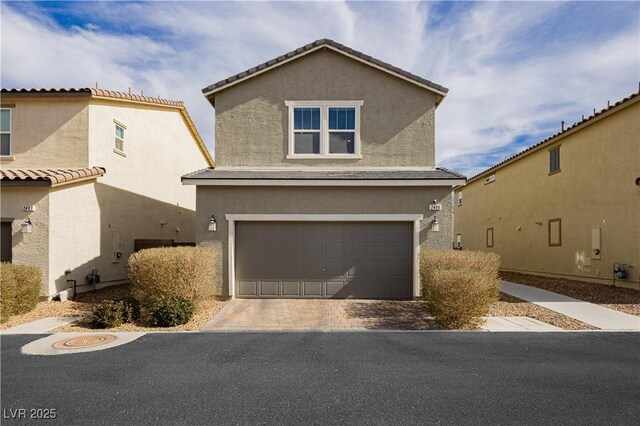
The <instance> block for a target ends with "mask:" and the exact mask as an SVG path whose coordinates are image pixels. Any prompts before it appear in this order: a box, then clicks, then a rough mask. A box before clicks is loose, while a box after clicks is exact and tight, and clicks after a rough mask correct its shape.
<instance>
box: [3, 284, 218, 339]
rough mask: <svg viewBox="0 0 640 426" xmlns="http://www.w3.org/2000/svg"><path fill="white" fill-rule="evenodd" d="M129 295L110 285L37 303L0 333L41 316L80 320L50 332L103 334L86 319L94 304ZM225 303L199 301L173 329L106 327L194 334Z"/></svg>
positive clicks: (133, 326) (88, 317)
mask: <svg viewBox="0 0 640 426" xmlns="http://www.w3.org/2000/svg"><path fill="white" fill-rule="evenodd" d="M129 295H130V289H129V286H128V285H120V286H112V287H107V288H104V289H101V290H97V291H91V292H87V293H81V294H79V295H78V296H77V297H75V298H74V299H75V300H67V301H66V302H57V301H56V302H40V303H38V305H37V306H36V308H35V309H34V310H33V311H31V312H29V313H26V314H24V315H16V316H13V317H11V318H10V319H9V321H7V322H6V323H4V324H0V330H4V329H6V328H9V327H13V326H15V325H18V324H24V323H26V322H30V321H35V320H38V319H41V318H45V317H74V316H79V317H82V318H83V320H80V321H77V322H75V323H72V324H68V325H65V326H63V327H59V328H56V329H54V330H52V331H53V332H56V333H57V332H87V331H95V332H103V331H105V329H96V328H91V324H90V318H91V314H92V313H93V308H94V306H95V304H97V303H99V302H102V301H103V300H106V299H123V298H125V297H128V296H129ZM225 303H226V301H219V300H208V301H204V302H202V303H201V304H200V305H199V306H198V307H197V309H196V312H195V315H194V317H193V319H192V320H191V321H189V322H188V323H187V324H183V325H180V326H176V327H151V326H149V324H143V323H139V324H123V325H122V326H121V327H116V328H109V329H106V330H109V331H113V332H116V331H146V332H149V331H154V332H155V331H196V330H199V329H200V328H201V327H202V326H203V325H204V324H206V323H207V322H208V321H209V320H210V319H211V318H212V317H213V315H215V313H216V312H218V311H219V310H220V309H222V307H223V306H224V305H225Z"/></svg>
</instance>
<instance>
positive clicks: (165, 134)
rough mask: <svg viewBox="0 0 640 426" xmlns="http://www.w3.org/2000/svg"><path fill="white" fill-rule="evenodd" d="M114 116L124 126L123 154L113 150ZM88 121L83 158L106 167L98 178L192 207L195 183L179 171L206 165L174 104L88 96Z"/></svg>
mask: <svg viewBox="0 0 640 426" xmlns="http://www.w3.org/2000/svg"><path fill="white" fill-rule="evenodd" d="M114 120H117V121H118V122H120V123H122V124H124V125H125V126H126V136H125V149H124V151H125V153H126V157H123V156H121V155H119V154H117V153H115V152H114V132H115V130H114ZM89 123H90V125H89V138H90V141H91V144H90V148H89V149H90V150H89V162H90V163H91V164H92V165H100V166H103V167H106V169H107V174H106V175H105V176H104V177H102V178H101V179H100V182H101V183H103V184H105V185H110V186H113V187H117V188H119V189H121V190H124V191H129V192H132V193H134V194H137V195H141V196H144V197H149V198H154V199H156V200H159V201H162V202H166V203H171V204H173V205H175V206H178V207H184V208H187V209H191V210H193V209H195V189H194V188H193V187H188V186H187V187H185V186H183V185H182V184H181V182H180V177H181V176H182V175H184V174H186V173H189V172H192V171H194V170H198V169H202V168H205V167H208V165H207V163H206V160H205V159H204V157H203V156H202V154H201V153H200V150H199V149H198V146H197V145H196V142H195V140H194V139H193V136H192V135H191V133H190V132H189V130H188V128H187V126H186V124H185V122H184V120H183V118H182V115H181V114H180V112H179V111H178V110H176V109H175V108H173V109H170V108H156V107H150V106H145V105H136V104H132V103H118V102H113V101H101V100H94V101H93V102H92V104H91V106H90V107H89ZM147 213H149V212H147ZM171 225H174V226H175V224H171ZM191 235H193V234H191ZM178 237H180V236H178ZM177 239H180V238H177ZM192 240H193V236H191V237H190V238H186V241H192Z"/></svg>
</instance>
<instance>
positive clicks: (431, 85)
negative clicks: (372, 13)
mask: <svg viewBox="0 0 640 426" xmlns="http://www.w3.org/2000/svg"><path fill="white" fill-rule="evenodd" d="M322 46H328V47H331V48H333V49H334V50H336V51H338V52H342V53H344V54H347V55H351V56H355V57H356V58H358V59H360V60H362V61H364V62H367V63H369V64H370V65H373V66H377V67H380V68H383V69H385V70H386V71H389V72H392V73H395V74H398V75H401V76H402V77H405V78H407V79H409V80H412V81H414V82H416V83H419V84H421V85H424V86H427V87H429V88H431V89H433V90H435V91H436V92H438V93H439V94H441V95H442V96H443V97H444V96H446V94H447V92H448V91H449V89H447V88H446V87H444V86H441V85H439V84H437V83H434V82H432V81H429V80H427V79H425V78H422V77H420V76H418V75H415V74H412V73H410V72H408V71H405V70H403V69H400V68H398V67H396V66H393V65H391V64H389V63H386V62H383V61H381V60H379V59H376V58H374V57H372V56H369V55H365V54H364V53H362V52H359V51H357V50H354V49H352V48H350V47H347V46H345V45H343V44H340V43H337V42H335V41H333V40H330V39H328V38H323V39H320V40H316V41H314V42H312V43H309V44H307V45H304V46H302V47H299V48H297V49H295V50H292V51H291V52H288V53H285V54H284V55H281V56H278V57H277V58H274V59H271V60H269V61H267V62H264V63H262V64H260V65H257V66H255V67H253V68H250V69H248V70H245V71H242V72H240V73H238V74H236V75H233V76H231V77H228V78H225V79H224V80H220V81H218V82H217V83H214V84H211V85H209V86H207V87H205V88H204V89H202V92H203V93H204V94H205V96H207V95H208V94H210V92H212V91H218V90H220V89H222V88H223V87H225V86H227V85H230V84H232V83H234V82H237V81H238V80H242V79H245V78H250V77H251V75H252V74H256V73H258V72H262V71H264V70H266V69H268V68H272V67H275V66H277V65H279V64H281V63H282V62H285V61H288V60H290V59H292V58H295V57H297V56H302V55H304V54H305V53H307V52H309V51H312V50H316V49H318V48H319V47H322Z"/></svg>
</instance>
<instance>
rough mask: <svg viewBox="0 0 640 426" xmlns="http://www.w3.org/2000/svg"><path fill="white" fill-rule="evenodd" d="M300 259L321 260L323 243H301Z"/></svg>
mask: <svg viewBox="0 0 640 426" xmlns="http://www.w3.org/2000/svg"><path fill="white" fill-rule="evenodd" d="M302 257H303V258H305V259H309V258H312V259H323V258H324V243H323V242H322V241H305V242H303V243H302Z"/></svg>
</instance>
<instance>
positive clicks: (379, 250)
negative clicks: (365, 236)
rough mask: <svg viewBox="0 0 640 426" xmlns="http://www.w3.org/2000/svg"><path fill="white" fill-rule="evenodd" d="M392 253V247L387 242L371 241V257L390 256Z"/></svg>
mask: <svg viewBox="0 0 640 426" xmlns="http://www.w3.org/2000/svg"><path fill="white" fill-rule="evenodd" d="M389 255H391V247H390V245H389V243H388V242H386V243H376V242H372V243H371V257H389Z"/></svg>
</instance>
